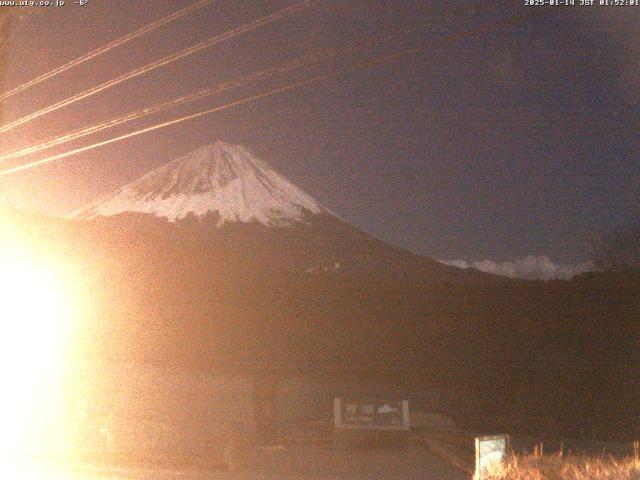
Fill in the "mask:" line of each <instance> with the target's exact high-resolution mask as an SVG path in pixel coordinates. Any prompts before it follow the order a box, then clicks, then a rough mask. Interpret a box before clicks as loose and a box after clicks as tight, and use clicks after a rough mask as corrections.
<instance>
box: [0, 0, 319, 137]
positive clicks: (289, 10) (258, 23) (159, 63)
mask: <svg viewBox="0 0 640 480" xmlns="http://www.w3.org/2000/svg"><path fill="white" fill-rule="evenodd" d="M314 1H315V0H303V1H302V2H299V3H296V4H295V5H292V6H289V7H286V8H283V9H282V10H279V11H277V12H275V13H272V14H269V15H266V16H264V17H260V18H259V19H257V20H254V21H252V22H249V23H247V24H244V25H242V26H240V27H237V28H234V29H232V30H229V31H227V32H225V33H222V34H220V35H216V36H215V37H212V38H209V39H207V40H204V41H202V42H200V43H197V44H196V45H193V46H191V47H189V48H187V49H185V50H182V51H180V52H177V53H173V54H171V55H169V56H167V57H164V58H162V59H160V60H156V61H155V62H152V63H149V64H147V65H144V66H142V67H139V68H136V69H135V70H132V71H131V72H128V73H125V74H123V75H120V76H119V77H116V78H114V79H112V80H109V81H107V82H104V83H102V84H100V85H97V86H95V87H93V88H90V89H89V90H85V91H84V92H80V93H78V94H76V95H73V96H71V97H69V98H67V99H65V100H62V101H60V102H58V103H55V104H53V105H50V106H48V107H45V108H43V109H41V110H38V111H37V112H34V113H32V114H29V115H27V116H25V117H22V118H20V119H18V120H15V121H13V122H10V123H8V124H6V125H3V126H2V127H0V133H4V132H6V131H8V130H11V129H13V128H15V127H17V126H19V125H22V124H24V123H27V122H29V121H31V120H34V119H36V118H39V117H41V116H43V115H46V114H47V113H51V112H53V111H56V110H59V109H61V108H63V107H66V106H67V105H70V104H72V103H75V102H77V101H79V100H82V99H85V98H87V97H90V96H92V95H95V94H96V93H99V92H101V91H103V90H106V89H108V88H111V87H114V86H116V85H118V84H120V83H122V82H125V81H127V80H130V79H132V78H135V77H138V76H140V75H143V74H145V73H148V72H150V71H152V70H155V69H157V68H160V67H163V66H166V65H169V64H171V63H173V62H175V61H177V60H180V59H182V58H185V57H187V56H189V55H192V54H194V53H197V52H199V51H201V50H204V49H205V48H208V47H211V46H213V45H215V44H217V43H220V42H222V41H224V40H228V39H230V38H233V37H235V36H238V35H240V34H243V33H245V32H248V31H251V30H255V29H257V28H259V27H262V26H264V25H267V24H269V23H272V22H275V21H277V20H280V19H281V18H284V17H286V16H288V15H291V14H293V13H295V12H297V11H299V10H302V9H304V8H307V7H308V6H310V5H311V4H312V3H314Z"/></svg>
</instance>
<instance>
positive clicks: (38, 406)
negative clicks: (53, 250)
mask: <svg viewBox="0 0 640 480" xmlns="http://www.w3.org/2000/svg"><path fill="white" fill-rule="evenodd" d="M70 285H71V276H70V274H69V273H68V271H67V269H65V266H64V264H63V262H62V261H60V259H56V258H55V256H52V255H44V254H42V253H41V252H35V251H33V250H32V249H29V248H27V247H26V246H25V245H23V244H22V243H21V242H20V241H19V239H17V238H13V235H12V230H11V229H10V228H7V226H6V225H0V298H1V302H0V319H1V328H2V330H1V332H0V374H1V377H0V378H1V379H2V383H3V385H2V395H1V396H0V456H2V457H4V458H14V457H15V456H16V455H21V454H29V453H39V452H43V451H47V452H50V451H59V450H61V449H64V448H65V446H66V443H67V439H66V435H65V434H64V430H65V424H66V421H65V417H66V410H67V409H66V408H65V402H64V396H63V382H62V379H63V364H64V359H65V356H66V354H67V349H68V348H69V339H70V334H71V328H72V325H73V322H74V316H75V312H74V305H73V301H72V296H71V288H70Z"/></svg>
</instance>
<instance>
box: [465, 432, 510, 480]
mask: <svg viewBox="0 0 640 480" xmlns="http://www.w3.org/2000/svg"><path fill="white" fill-rule="evenodd" d="M508 450H509V436H508V435H494V436H489V437H477V438H476V472H475V476H474V479H475V480H482V479H484V478H486V476H487V474H488V473H489V472H490V471H491V469H492V468H496V467H499V466H500V465H502V464H503V463H504V461H505V460H506V458H507V452H508Z"/></svg>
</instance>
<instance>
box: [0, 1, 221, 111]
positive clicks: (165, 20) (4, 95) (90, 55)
mask: <svg viewBox="0 0 640 480" xmlns="http://www.w3.org/2000/svg"><path fill="white" fill-rule="evenodd" d="M212 1H213V0H200V1H199V2H197V3H194V4H193V5H189V6H188V7H186V8H183V9H182V10H178V11H177V12H174V13H172V14H170V15H167V16H166V17H163V18H161V19H159V20H156V21H155V22H152V23H150V24H148V25H145V26H144V27H142V28H139V29H138V30H136V31H135V32H131V33H128V34H127V35H124V36H123V37H120V38H118V39H116V40H113V41H111V42H109V43H107V44H105V45H103V46H101V47H98V48H96V49H95V50H93V51H91V52H89V53H86V54H84V55H82V56H81V57H78V58H76V59H74V60H71V61H69V62H67V63H65V64H64V65H60V66H59V67H56V68H54V69H53V70H51V71H49V72H46V73H43V74H42V75H40V76H39V77H36V78H34V79H33V80H29V81H28V82H26V83H23V84H21V85H19V86H17V87H15V88H13V89H12V90H9V91H8V92H5V93H2V94H0V101H2V100H5V99H7V98H9V97H11V96H13V95H15V94H16V93H19V92H22V91H24V90H26V89H28V88H30V87H32V86H34V85H37V84H38V83H41V82H44V81H45V80H48V79H50V78H52V77H55V76H56V75H58V74H60V73H62V72H65V71H67V70H69V69H71V68H73V67H76V66H78V65H80V64H82V63H84V62H87V61H89V60H91V59H93V58H95V57H97V56H98V55H102V54H103V53H106V52H108V51H110V50H112V49H114V48H116V47H119V46H121V45H124V44H125V43H127V42H130V41H131V40H133V39H135V38H138V37H140V36H142V35H144V34H146V33H149V32H152V31H153V30H156V29H158V28H160V27H162V26H164V25H167V24H168V23H171V22H173V21H175V20H178V19H179V18H182V17H184V16H186V15H189V14H190V13H193V12H195V11H196V10H199V9H201V8H203V7H205V6H207V5H208V4H210V3H211V2H212Z"/></svg>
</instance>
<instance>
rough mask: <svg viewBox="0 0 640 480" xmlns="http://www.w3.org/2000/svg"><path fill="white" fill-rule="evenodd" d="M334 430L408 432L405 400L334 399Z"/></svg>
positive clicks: (407, 404) (407, 409)
mask: <svg viewBox="0 0 640 480" xmlns="http://www.w3.org/2000/svg"><path fill="white" fill-rule="evenodd" d="M333 413H334V422H335V427H336V429H345V430H409V402H408V401H407V400H388V401H385V400H383V401H380V400H376V401H373V400H352V399H344V398H336V399H335V400H334V403H333Z"/></svg>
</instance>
